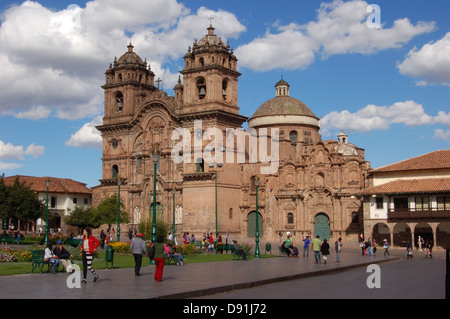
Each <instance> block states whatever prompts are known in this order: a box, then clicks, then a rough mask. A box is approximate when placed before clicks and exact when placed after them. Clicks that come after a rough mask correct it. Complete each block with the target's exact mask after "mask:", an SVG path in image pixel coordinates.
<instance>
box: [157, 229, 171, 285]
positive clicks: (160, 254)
mask: <svg viewBox="0 0 450 319" xmlns="http://www.w3.org/2000/svg"><path fill="white" fill-rule="evenodd" d="M154 245H155V265H156V269H155V277H154V278H155V280H156V281H162V275H163V271H164V263H165V261H166V260H165V256H168V255H169V253H170V250H169V247H167V245H166V244H164V238H163V236H158V237H157V238H156V243H154Z"/></svg>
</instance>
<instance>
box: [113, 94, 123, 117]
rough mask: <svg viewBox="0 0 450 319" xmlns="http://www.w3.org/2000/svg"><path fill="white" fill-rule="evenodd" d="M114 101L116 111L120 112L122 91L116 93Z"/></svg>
mask: <svg viewBox="0 0 450 319" xmlns="http://www.w3.org/2000/svg"><path fill="white" fill-rule="evenodd" d="M115 98H116V103H117V111H118V112H122V110H123V95H122V92H117V93H116V97H115Z"/></svg>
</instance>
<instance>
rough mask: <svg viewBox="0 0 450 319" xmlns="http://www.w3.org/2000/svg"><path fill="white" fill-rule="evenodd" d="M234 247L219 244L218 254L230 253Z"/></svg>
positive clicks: (217, 246) (217, 247)
mask: <svg viewBox="0 0 450 319" xmlns="http://www.w3.org/2000/svg"><path fill="white" fill-rule="evenodd" d="M232 246H233V245H229V244H218V245H216V248H215V250H216V254H217V253H219V251H222V252H223V251H225V252H226V253H228V251H232Z"/></svg>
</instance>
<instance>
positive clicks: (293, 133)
mask: <svg viewBox="0 0 450 319" xmlns="http://www.w3.org/2000/svg"><path fill="white" fill-rule="evenodd" d="M289 139H290V140H291V142H297V132H296V131H291V132H290V133H289Z"/></svg>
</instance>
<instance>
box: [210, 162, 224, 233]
mask: <svg viewBox="0 0 450 319" xmlns="http://www.w3.org/2000/svg"><path fill="white" fill-rule="evenodd" d="M222 166H223V164H222V163H216V164H213V163H211V164H209V167H210V168H211V167H214V194H215V213H216V238H218V237H219V229H218V222H217V168H222Z"/></svg>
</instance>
